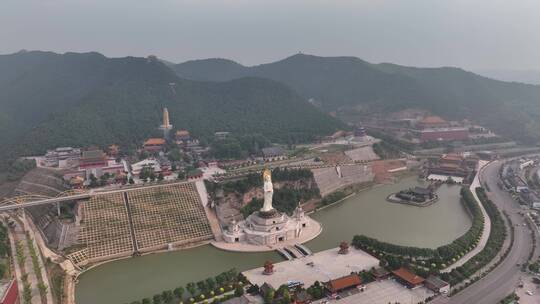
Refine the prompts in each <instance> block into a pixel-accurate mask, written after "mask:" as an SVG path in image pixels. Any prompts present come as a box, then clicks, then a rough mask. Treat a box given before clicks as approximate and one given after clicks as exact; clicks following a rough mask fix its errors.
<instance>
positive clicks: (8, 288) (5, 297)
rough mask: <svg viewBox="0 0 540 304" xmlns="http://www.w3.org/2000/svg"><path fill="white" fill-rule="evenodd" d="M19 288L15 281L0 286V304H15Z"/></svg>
mask: <svg viewBox="0 0 540 304" xmlns="http://www.w3.org/2000/svg"><path fill="white" fill-rule="evenodd" d="M18 298H19V288H18V287H17V280H11V281H9V282H5V283H1V284H0V304H15V303H18Z"/></svg>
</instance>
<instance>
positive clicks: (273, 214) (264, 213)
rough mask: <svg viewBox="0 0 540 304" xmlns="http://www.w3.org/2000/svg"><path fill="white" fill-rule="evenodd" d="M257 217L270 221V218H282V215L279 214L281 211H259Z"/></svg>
mask: <svg viewBox="0 0 540 304" xmlns="http://www.w3.org/2000/svg"><path fill="white" fill-rule="evenodd" d="M257 215H258V216H259V217H262V218H264V219H269V218H276V217H280V216H281V213H279V211H277V210H276V209H272V210H270V211H257Z"/></svg>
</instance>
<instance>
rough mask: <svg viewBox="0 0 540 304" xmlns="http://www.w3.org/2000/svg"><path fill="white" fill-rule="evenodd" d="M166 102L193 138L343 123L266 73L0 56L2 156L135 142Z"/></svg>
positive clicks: (274, 136)
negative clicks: (207, 72)
mask: <svg viewBox="0 0 540 304" xmlns="http://www.w3.org/2000/svg"><path fill="white" fill-rule="evenodd" d="M164 106H166V107H168V109H169V112H170V115H171V122H172V124H173V125H174V126H175V127H176V128H187V129H189V130H190V131H192V133H193V134H195V135H196V136H201V137H205V136H209V135H210V134H213V132H215V131H230V132H233V133H238V134H252V133H259V134H263V135H265V136H267V137H268V138H269V139H271V140H275V141H282V142H287V141H293V140H302V139H304V140H305V139H308V138H312V137H313V136H317V135H324V134H329V133H331V132H333V131H335V130H337V129H339V128H343V127H344V125H343V124H342V123H341V122H339V121H337V120H336V119H334V118H331V117H329V116H328V115H326V114H324V113H322V112H321V111H319V110H318V109H316V108H315V107H313V106H312V105H311V104H309V103H308V102H307V101H306V100H305V99H304V98H302V97H300V96H299V95H298V94H297V93H296V92H294V91H293V90H292V89H290V88H289V87H287V86H285V85H283V84H281V83H277V82H275V81H272V80H268V79H261V78H254V77H247V78H242V79H237V80H233V81H229V82H221V83H215V82H199V81H191V80H184V79H181V78H179V77H178V76H177V75H176V74H175V73H174V72H173V71H172V70H171V69H170V68H168V67H167V66H166V65H165V64H163V63H162V62H160V61H159V60H156V59H146V58H135V57H126V58H114V59H111V58H106V57H104V56H102V55H100V54H97V53H87V54H76V53H66V54H63V55H60V54H54V53H46V52H24V53H17V54H12V55H2V56H0V134H1V135H0V136H1V138H0V139H1V140H2V142H4V143H8V145H6V146H5V147H4V152H2V153H4V154H6V153H8V152H9V153H10V155H21V154H33V153H41V152H43V151H44V150H45V149H46V148H51V147H56V146H62V145H73V146H86V145H91V144H95V145H99V146H105V145H108V144H112V143H119V144H122V145H135V144H140V143H141V141H142V140H143V139H144V138H146V137H147V136H151V135H152V134H155V133H156V130H157V126H158V125H159V122H160V119H161V117H160V116H161V109H162V107H164ZM6 147H7V148H6ZM2 156H4V155H2Z"/></svg>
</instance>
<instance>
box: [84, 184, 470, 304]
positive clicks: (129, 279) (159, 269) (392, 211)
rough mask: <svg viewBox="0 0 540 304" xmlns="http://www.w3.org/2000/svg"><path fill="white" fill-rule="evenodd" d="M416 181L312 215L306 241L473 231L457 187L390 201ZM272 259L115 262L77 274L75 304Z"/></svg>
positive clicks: (433, 240)
mask: <svg viewBox="0 0 540 304" xmlns="http://www.w3.org/2000/svg"><path fill="white" fill-rule="evenodd" d="M418 185H421V182H419V181H418V180H417V179H416V178H415V177H408V178H404V179H402V180H400V181H399V182H398V183H396V184H391V185H382V186H377V187H374V188H371V189H369V190H365V191H363V192H360V193H358V194H356V195H354V196H351V197H349V198H347V199H345V200H344V201H342V202H341V203H338V204H336V205H333V206H330V207H328V208H325V209H324V210H320V211H318V212H317V213H315V214H313V215H312V217H313V218H314V219H316V220H317V221H319V222H321V223H322V225H323V232H322V233H321V235H320V236H319V237H317V238H316V239H315V240H313V241H311V242H309V243H307V244H306V245H307V246H308V247H309V248H311V249H312V250H313V251H314V252H316V251H320V250H324V249H329V248H332V247H337V246H338V244H339V242H340V241H343V240H345V241H350V240H351V239H352V237H353V236H354V235H355V234H364V235H367V236H370V237H374V238H377V239H379V240H381V241H385V242H390V243H395V244H400V245H411V246H419V247H432V248H435V247H438V246H440V245H443V244H447V243H450V242H451V241H453V240H454V239H456V238H457V237H459V236H460V235H462V234H463V233H465V232H466V231H467V229H469V227H470V225H471V219H470V217H469V215H468V214H467V211H466V210H465V208H464V207H463V206H462V204H461V203H460V201H459V189H460V187H459V186H450V185H442V186H441V187H440V188H439V189H438V190H437V194H438V195H439V200H438V201H437V202H436V203H435V204H433V205H431V206H428V207H415V206H409V205H402V204H397V203H390V202H387V201H386V197H387V196H388V195H389V194H390V193H393V192H397V191H399V190H402V189H406V188H409V187H414V186H418ZM268 259H270V260H273V261H280V260H282V259H281V257H280V256H279V255H277V254H276V253H274V252H268V253H234V252H226V251H222V250H218V249H215V248H214V247H212V246H211V245H206V246H201V247H197V248H193V249H187V250H182V251H176V252H168V253H159V254H151V255H146V256H142V257H135V258H130V259H125V260H119V261H114V262H110V263H106V264H103V265H101V266H98V267H96V268H94V269H91V270H89V271H87V272H85V273H84V274H82V275H81V276H80V277H79V283H78V284H77V287H76V300H77V304H95V303H100V304H118V303H129V302H131V301H134V300H139V299H142V298H144V297H151V296H152V295H154V294H155V293H158V292H161V291H163V290H165V289H174V288H176V287H178V286H185V285H186V284H187V283H188V282H197V281H199V280H201V279H205V278H207V277H210V276H212V277H213V276H215V275H217V274H219V273H220V272H222V271H225V270H228V269H230V268H236V269H238V270H240V271H243V270H246V269H250V268H255V267H260V266H262V264H263V263H264V261H266V260H268Z"/></svg>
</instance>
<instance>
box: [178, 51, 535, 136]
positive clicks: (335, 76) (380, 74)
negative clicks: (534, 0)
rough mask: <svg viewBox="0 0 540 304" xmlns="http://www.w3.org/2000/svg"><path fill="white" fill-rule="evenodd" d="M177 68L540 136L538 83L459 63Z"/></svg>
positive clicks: (195, 64)
mask: <svg viewBox="0 0 540 304" xmlns="http://www.w3.org/2000/svg"><path fill="white" fill-rule="evenodd" d="M173 68H174V70H175V71H176V73H177V74H178V75H180V76H181V77H184V78H188V79H201V80H212V81H229V80H231V79H235V78H239V77H246V76H257V77H262V78H268V79H272V80H275V81H279V82H282V83H284V84H287V85H289V86H290V87H292V88H294V89H295V90H296V91H297V92H298V93H299V94H300V95H301V96H303V97H304V98H313V99H314V100H315V101H316V102H317V103H319V104H320V105H321V107H322V108H323V109H324V110H325V111H335V110H339V109H342V110H344V111H350V110H354V111H360V112H362V113H364V114H369V113H372V112H383V111H396V110H401V109H404V108H410V107H417V108H423V109H427V110H430V111H433V112H434V113H436V114H438V115H442V116H445V117H448V118H451V119H462V118H469V119H472V120H474V121H477V122H480V123H483V124H486V125H487V126H488V127H490V128H493V129H494V130H495V131H497V132H500V133H501V134H503V135H506V136H508V137H512V138H514V139H517V140H521V141H524V142H529V143H537V142H539V141H540V120H539V118H540V86H534V85H526V84H520V83H510V82H503V81H498V80H493V79H489V78H486V77H482V76H479V75H476V74H474V73H471V72H467V71H464V70H462V69H458V68H447V67H443V68H414V67H405V66H399V65H395V64H387V63H383V64H371V63H369V62H366V61H363V60H361V59H358V58H355V57H318V56H312V55H304V54H297V55H294V56H291V57H288V58H286V59H283V60H280V61H277V62H273V63H269V64H262V65H258V66H253V67H245V66H241V65H239V64H237V63H235V62H232V61H227V60H224V59H207V60H197V61H189V62H186V63H181V64H177V65H175V66H174V67H173Z"/></svg>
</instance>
